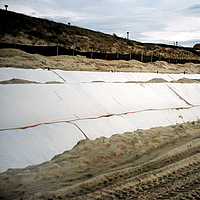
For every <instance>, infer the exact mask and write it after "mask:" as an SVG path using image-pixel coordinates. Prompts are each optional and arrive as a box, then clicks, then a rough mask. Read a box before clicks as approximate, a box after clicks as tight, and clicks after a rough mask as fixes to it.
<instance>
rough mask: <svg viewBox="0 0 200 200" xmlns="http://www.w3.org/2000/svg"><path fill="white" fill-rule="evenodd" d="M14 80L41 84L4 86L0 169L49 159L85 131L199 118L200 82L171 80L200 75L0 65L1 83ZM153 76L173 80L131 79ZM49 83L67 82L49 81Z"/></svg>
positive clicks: (106, 132) (92, 133)
mask: <svg viewBox="0 0 200 200" xmlns="http://www.w3.org/2000/svg"><path fill="white" fill-rule="evenodd" d="M12 78H19V79H23V80H29V81H36V82H40V83H41V84H0V96H1V98H0V166H1V167H0V172H2V171H5V170H7V169H8V168H13V167H26V166H27V165H32V164H38V163H40V162H43V161H47V160H50V159H51V158H52V157H53V156H54V155H56V154H59V153H62V152H63V151H65V150H70V149H71V148H72V147H73V146H74V145H76V143H77V142H78V141H80V140H82V139H85V135H86V136H87V137H88V138H89V139H96V138H97V137H100V136H105V137H110V136H112V135H113V134H117V133H119V134H122V133H124V132H126V131H134V130H137V129H149V128H151V127H156V126H168V125H172V124H176V123H183V122H187V121H194V120H198V119H200V84H198V83H169V82H170V81H172V80H178V79H180V78H190V79H200V75H199V74H194V75H186V74H170V75H169V74H153V73H144V74H143V73H111V72H66V71H61V70H55V71H47V70H41V69H40V70H39V69H38V70H25V69H12V68H1V69H0V81H2V80H10V79H12ZM153 78H163V79H165V80H167V81H168V82H166V83H127V82H129V81H148V80H151V79H153ZM49 81H54V82H55V81H57V82H62V83H63V84H44V83H46V82H49ZM32 125H33V126H34V127H29V126H32ZM22 128H26V129H22ZM84 134H85V135H84Z"/></svg>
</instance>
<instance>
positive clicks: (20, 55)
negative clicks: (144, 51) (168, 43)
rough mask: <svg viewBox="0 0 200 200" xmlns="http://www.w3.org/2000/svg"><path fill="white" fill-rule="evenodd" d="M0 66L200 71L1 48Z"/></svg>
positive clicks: (195, 66) (195, 67)
mask: <svg viewBox="0 0 200 200" xmlns="http://www.w3.org/2000/svg"><path fill="white" fill-rule="evenodd" d="M0 67H15V68H29V69H30V68H33V69H35V68H43V69H44V68H51V69H62V70H70V71H121V72H154V73H155V72H159V73H184V71H185V73H188V74H198V73H200V64H193V63H186V64H168V63H167V62H164V61H157V62H155V63H141V62H139V61H136V60H130V61H123V60H118V61H116V60H114V61H107V60H99V59H89V58H85V57H83V56H74V57H73V56H66V55H65V56H51V57H45V56H41V55H38V54H28V53H25V52H23V51H21V50H18V49H0Z"/></svg>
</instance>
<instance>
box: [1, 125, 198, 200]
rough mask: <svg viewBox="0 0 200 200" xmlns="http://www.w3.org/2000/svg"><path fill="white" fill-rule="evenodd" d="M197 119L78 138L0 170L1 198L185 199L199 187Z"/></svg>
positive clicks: (196, 192) (194, 194)
mask: <svg viewBox="0 0 200 200" xmlns="http://www.w3.org/2000/svg"><path fill="white" fill-rule="evenodd" d="M199 130H200V121H197V122H192V123H191V122H190V123H185V124H179V125H174V126H169V127H165V128H163V127H157V128H152V129H150V130H138V131H135V132H130V133H124V134H122V135H118V134H116V135H113V136H112V137H111V138H104V137H101V138H98V139H96V140H94V141H91V140H82V141H80V142H79V143H78V144H77V145H76V146H75V147H74V148H73V149H72V150H71V151H66V152H64V153H63V154H61V155H57V156H55V157H54V158H53V159H52V160H51V161H49V162H45V163H42V164H40V165H36V166H30V167H27V168H25V169H10V170H8V171H7V172H5V173H2V174H0V194H1V195H0V196H1V198H2V199H20V198H25V199H33V198H34V199H62V198H63V199H168V198H171V197H173V198H175V199H181V198H182V199H184V198H186V199H188V198H189V197H192V198H193V197H194V199H195V198H196V199H197V198H199V195H200V194H199V192H200V173H199V172H200V131H199Z"/></svg>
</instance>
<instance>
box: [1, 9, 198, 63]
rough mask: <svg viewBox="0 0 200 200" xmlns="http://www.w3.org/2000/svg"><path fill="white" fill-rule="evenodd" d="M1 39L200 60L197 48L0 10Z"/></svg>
mask: <svg viewBox="0 0 200 200" xmlns="http://www.w3.org/2000/svg"><path fill="white" fill-rule="evenodd" d="M0 26H1V29H0V42H1V43H14V44H26V45H40V46H43V45H44V46H47V45H60V46H62V47H65V48H71V49H75V50H79V51H91V50H93V51H94V52H101V53H103V52H107V53H116V52H118V53H136V54H141V53H143V54H144V55H152V54H153V55H155V56H162V57H170V58H177V59H195V60H196V59H199V60H200V55H199V53H198V52H197V51H195V50H193V49H188V48H180V47H176V46H172V45H161V44H147V43H140V42H136V41H132V40H127V39H124V38H120V37H118V36H116V35H115V34H113V35H109V34H104V33H101V32H97V31H92V30H88V29H84V28H80V27H77V26H72V25H66V24H63V23H56V22H54V21H50V20H47V19H40V18H35V17H30V16H27V15H23V14H19V13H15V12H11V11H5V10H0Z"/></svg>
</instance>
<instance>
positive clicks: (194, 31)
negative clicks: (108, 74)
mask: <svg viewBox="0 0 200 200" xmlns="http://www.w3.org/2000/svg"><path fill="white" fill-rule="evenodd" d="M5 4H7V5H9V7H8V9H9V10H11V11H15V12H20V13H24V14H27V15H31V16H35V17H41V18H47V19H50V20H54V21H56V22H62V23H68V22H70V23H71V24H72V25H76V26H79V27H83V28H88V29H92V30H95V31H101V32H104V33H108V34H113V33H115V34H116V35H118V36H120V37H126V33H127V32H130V39H132V40H136V41H140V42H153V43H165V44H173V41H178V44H179V45H182V46H190V47H193V45H194V44H195V43H200V0H0V7H1V8H2V9H4V5H5Z"/></svg>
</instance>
